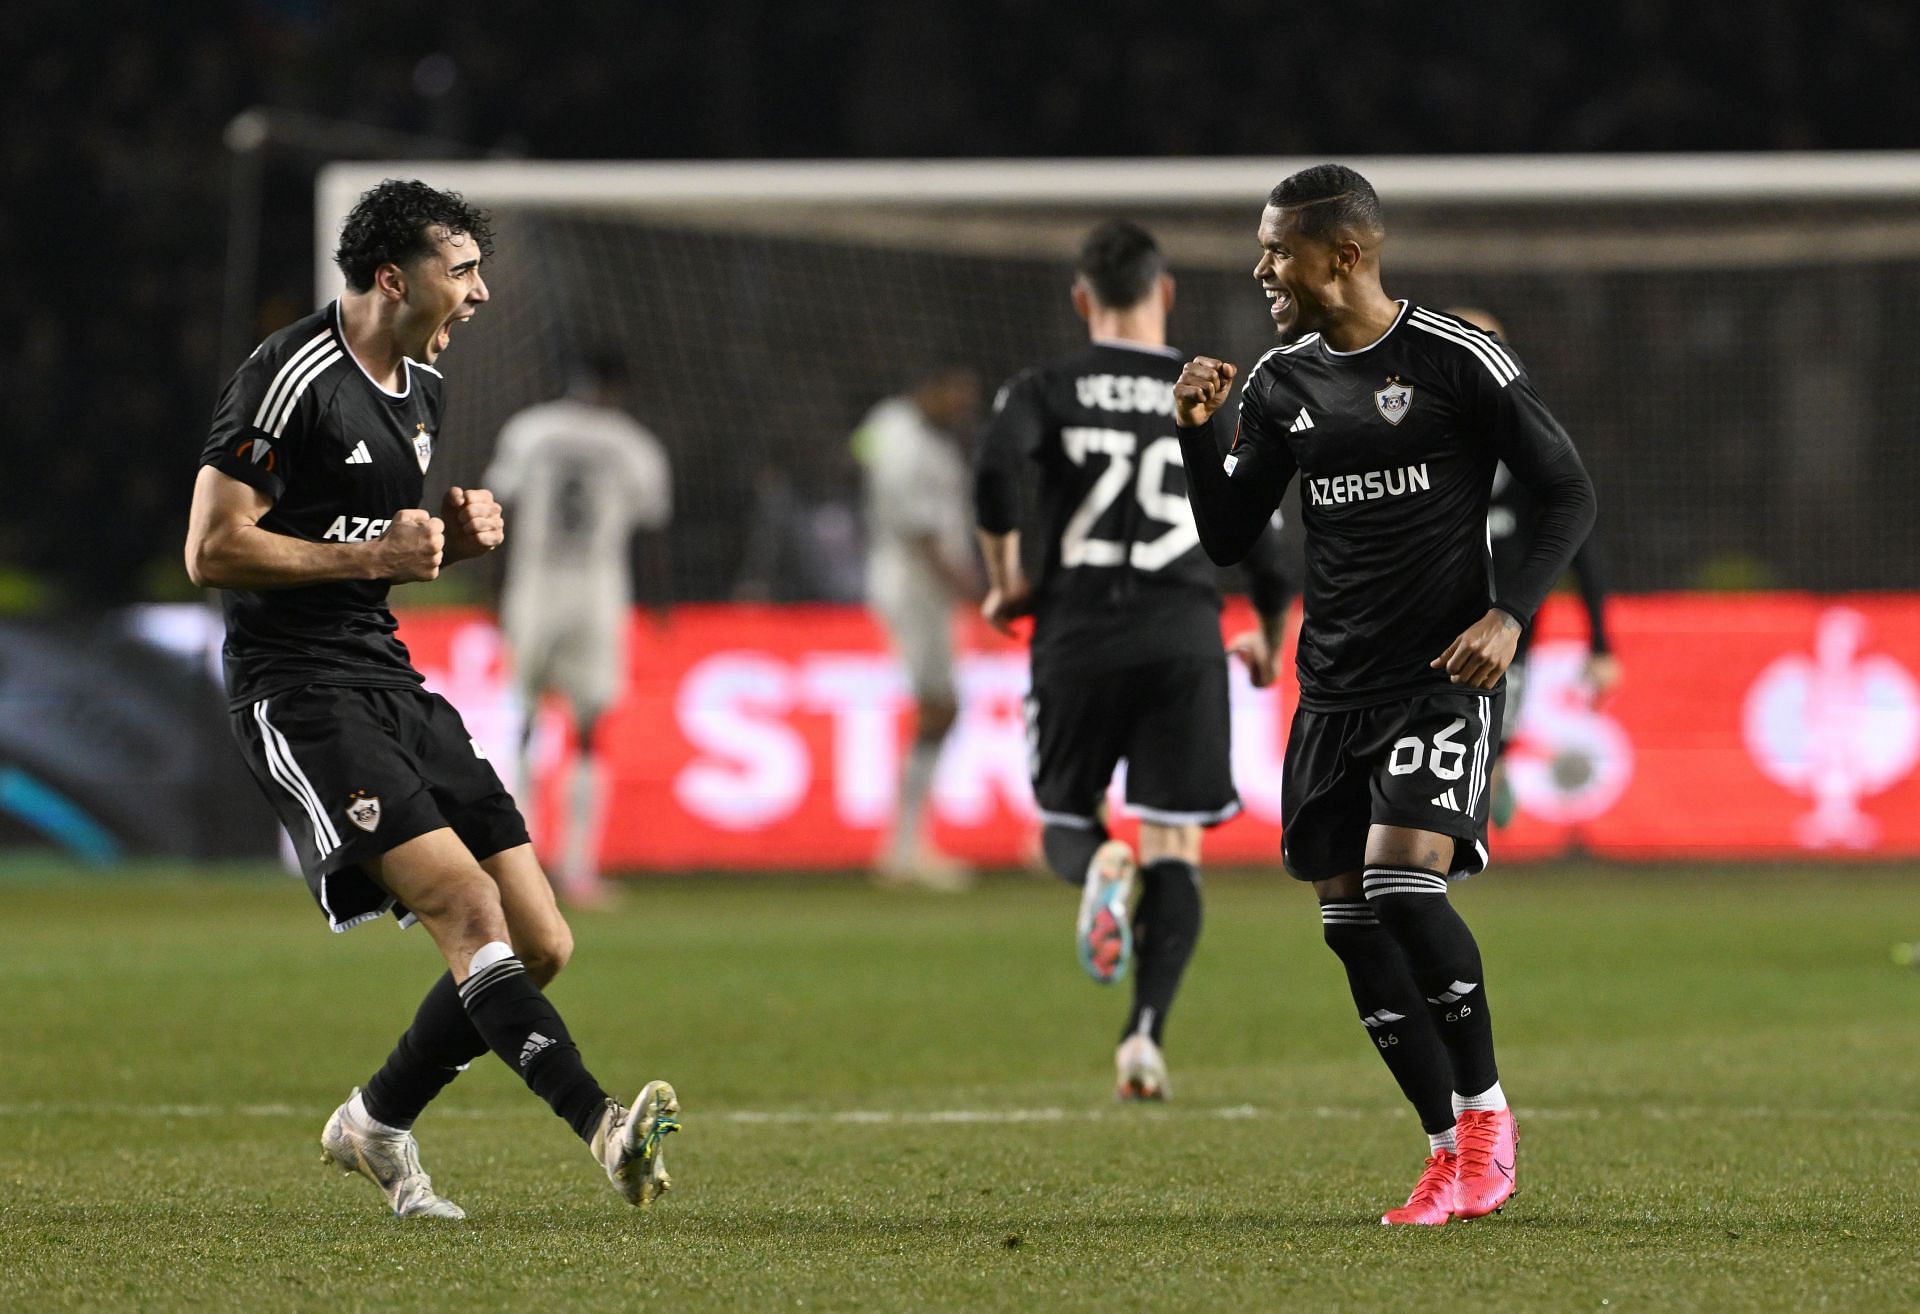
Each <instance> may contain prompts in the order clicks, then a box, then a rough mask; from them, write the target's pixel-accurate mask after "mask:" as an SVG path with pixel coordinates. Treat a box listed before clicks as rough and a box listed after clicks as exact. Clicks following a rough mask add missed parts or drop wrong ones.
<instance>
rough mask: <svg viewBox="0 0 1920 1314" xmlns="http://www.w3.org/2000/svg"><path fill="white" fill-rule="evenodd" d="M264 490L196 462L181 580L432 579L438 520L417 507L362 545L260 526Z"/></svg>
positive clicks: (232, 584)
mask: <svg viewBox="0 0 1920 1314" xmlns="http://www.w3.org/2000/svg"><path fill="white" fill-rule="evenodd" d="M272 508H273V503H272V501H271V500H269V499H268V497H267V495H266V494H265V493H263V492H261V491H260V490H259V489H257V488H254V487H252V486H251V485H249V484H243V483H241V482H240V481H239V480H238V479H234V478H232V477H231V476H228V475H224V474H221V473H220V472H219V471H218V470H215V469H213V468H212V467H211V466H202V467H201V468H200V475H199V477H198V479H196V480H195V482H194V485H193V506H192V508H191V510H190V511H189V512H188V514H187V544H186V560H187V578H189V579H191V580H192V581H193V582H194V583H195V584H197V585H199V586H200V587H201V588H207V589H255V590H263V589H292V588H300V587H302V586H304V585H308V584H328V583H333V582H335V581H339V580H374V579H384V580H392V581H394V582H395V583H401V582H406V581H411V580H423V579H432V578H433V577H434V576H436V575H438V574H439V573H440V554H441V550H442V548H443V547H444V544H445V540H444V537H443V532H442V531H443V527H442V525H441V523H440V521H439V520H438V519H437V518H435V517H431V516H429V515H428V514H427V513H426V512H425V511H422V510H419V509H418V508H414V509H409V510H406V511H402V512H401V513H400V514H399V515H398V516H396V517H395V518H394V522H393V524H392V526H391V527H389V529H388V530H387V532H386V533H385V534H384V535H382V536H381V537H380V538H377V539H374V540H372V541H371V542H366V543H310V542H308V541H307V540H305V539H300V538H294V537H292V536H291V535H288V534H276V533H274V532H273V531H272V530H270V529H262V528H261V527H260V518H261V517H262V516H264V515H266V514H267V512H268V511H270V510H272Z"/></svg>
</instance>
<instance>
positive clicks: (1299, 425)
mask: <svg viewBox="0 0 1920 1314" xmlns="http://www.w3.org/2000/svg"><path fill="white" fill-rule="evenodd" d="M1311 428H1313V417H1312V416H1311V415H1308V414H1307V408H1306V407H1304V406H1302V407H1301V408H1300V415H1299V418H1298V419H1296V420H1294V422H1293V424H1292V425H1291V426H1290V427H1289V428H1288V429H1287V432H1288V433H1299V432H1301V431H1302V430H1304V429H1311Z"/></svg>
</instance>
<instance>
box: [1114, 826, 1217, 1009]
mask: <svg viewBox="0 0 1920 1314" xmlns="http://www.w3.org/2000/svg"><path fill="white" fill-rule="evenodd" d="M1199 941H1200V869H1199V868H1198V867H1196V866H1194V865H1193V864H1192V863H1190V862H1182V861H1181V860H1180V859H1178V858H1159V859H1156V860H1155V861H1153V862H1150V863H1148V864H1147V865H1146V866H1144V867H1142V868H1141V869H1140V901H1139V902H1138V903H1137V904H1135V905H1134V909H1133V962H1134V968H1133V1008H1132V1010H1131V1011H1130V1012H1129V1013H1128V1014H1127V1025H1126V1027H1125V1029H1124V1030H1122V1031H1121V1033H1120V1038H1121V1039H1122V1040H1125V1039H1126V1038H1127V1037H1128V1036H1131V1035H1134V1034H1135V1033H1137V1032H1140V1031H1145V1032H1146V1033H1147V1035H1148V1036H1150V1037H1151V1038H1152V1040H1153V1043H1154V1044H1156V1045H1158V1044H1159V1043H1160V1036H1161V1033H1162V1032H1163V1031H1164V1030H1165V1028H1166V1025H1167V1014H1168V1012H1170V1011H1171V1010H1172V1008H1173V996H1174V992H1175V991H1177V990H1179V989H1180V977H1181V974H1182V973H1184V972H1185V971H1186V970H1187V960H1189V959H1190V958H1192V957H1193V948H1194V946H1195V945H1196V944H1198V943H1199Z"/></svg>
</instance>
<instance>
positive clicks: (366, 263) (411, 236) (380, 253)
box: [333, 178, 493, 292]
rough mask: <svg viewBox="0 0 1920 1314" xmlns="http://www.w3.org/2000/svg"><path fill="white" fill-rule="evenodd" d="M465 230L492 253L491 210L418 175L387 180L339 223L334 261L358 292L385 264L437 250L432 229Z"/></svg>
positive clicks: (369, 287) (483, 249)
mask: <svg viewBox="0 0 1920 1314" xmlns="http://www.w3.org/2000/svg"><path fill="white" fill-rule="evenodd" d="M436 226H437V227H441V228H445V229H446V230H447V231H448V232H450V233H465V234H466V235H467V236H469V237H471V238H472V239H473V241H474V245H476V246H478V247H479V248H480V254H481V255H482V256H490V255H492V254H493V226H492V225H491V223H489V222H488V218H487V214H486V212H485V211H483V210H477V209H475V208H474V207H473V206H471V205H468V204H467V203H466V201H465V200H464V199H462V198H461V196H460V193H458V192H442V191H436V190H434V189H433V188H431V187H429V186H427V185H426V184H425V183H423V182H421V181H419V180H418V179H408V180H404V181H403V180H402V179H399V178H388V179H386V180H385V181H383V182H381V183H380V184H379V185H378V186H376V187H373V188H370V189H368V190H367V191H366V192H363V193H362V194H361V196H360V199H359V200H358V201H357V202H355V203H354V207H353V211H352V212H351V213H350V214H348V215H347V221H346V222H345V223H343V224H342V225H340V246H339V249H338V250H336V251H335V252H334V253H333V263H334V264H336V265H338V266H340V272H341V273H342V274H345V275H346V277H347V286H348V287H350V288H352V289H353V290H354V291H355V292H367V291H371V290H372V288H373V275H374V271H376V270H378V269H379V268H380V266H381V265H386V264H395V265H404V264H406V263H407V262H408V261H410V260H416V259H418V258H419V257H421V256H423V255H426V254H427V253H428V252H430V251H431V250H433V241H432V239H431V238H429V237H428V235H427V230H428V229H430V228H433V227H436Z"/></svg>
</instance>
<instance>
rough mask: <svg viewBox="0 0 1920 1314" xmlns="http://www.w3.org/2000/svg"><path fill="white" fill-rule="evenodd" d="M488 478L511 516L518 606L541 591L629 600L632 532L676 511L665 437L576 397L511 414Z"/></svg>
mask: <svg viewBox="0 0 1920 1314" xmlns="http://www.w3.org/2000/svg"><path fill="white" fill-rule="evenodd" d="M484 479H485V483H486V486H487V488H488V490H489V491H491V492H492V493H493V494H494V496H496V497H498V498H499V499H500V500H501V501H502V502H504V503H507V504H508V506H509V508H510V510H511V513H512V516H513V536H512V538H511V540H510V541H509V543H508V547H507V585H506V587H507V601H508V604H509V605H508V610H509V611H510V612H514V613H516V614H517V613H519V612H521V611H522V610H523V605H524V604H529V603H537V601H538V600H539V599H540V598H542V597H544V598H546V599H548V600H550V601H555V602H560V603H572V602H578V603H580V604H582V605H589V606H605V607H609V608H613V609H619V608H624V607H626V606H627V605H629V604H630V603H631V601H632V596H633V585H632V579H631V577H630V572H629V568H628V560H627V545H628V542H629V540H630V539H631V538H632V535H633V532H634V531H635V530H636V529H664V528H666V526H667V523H668V522H669V521H670V520H671V519H672V518H673V472H672V465H671V462H670V461H669V460H668V457H667V451H666V448H665V447H664V446H662V445H661V443H660V440H659V439H658V438H656V437H654V435H653V434H652V433H650V432H649V431H648V430H647V429H645V428H644V427H643V426H641V425H640V424H639V423H637V422H636V421H635V420H633V418H632V417H630V416H628V415H627V414H626V413H625V412H623V411H619V410H616V409H614V408H611V407H606V406H594V405H589V404H588V403H586V402H584V401H579V400H576V399H573V398H561V399H559V400H557V401H551V402H542V403H541V404H539V405H537V406H530V407H528V408H527V409H525V410H523V411H520V412H518V413H517V414H515V415H514V416H512V417H511V418H510V419H508V421H507V423H506V425H505V426H504V427H503V428H502V429H501V430H500V445H499V448H498V450H497V451H496V452H495V454H494V458H493V463H492V464H491V465H490V466H489V467H488V468H487V472H486V475H485V476H484ZM522 595H527V596H525V597H523V596H522ZM524 609H526V610H533V611H538V610H540V608H539V607H538V606H527V607H525V608H524Z"/></svg>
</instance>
